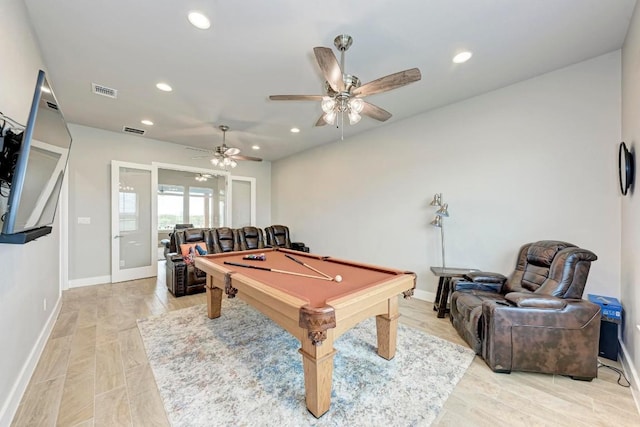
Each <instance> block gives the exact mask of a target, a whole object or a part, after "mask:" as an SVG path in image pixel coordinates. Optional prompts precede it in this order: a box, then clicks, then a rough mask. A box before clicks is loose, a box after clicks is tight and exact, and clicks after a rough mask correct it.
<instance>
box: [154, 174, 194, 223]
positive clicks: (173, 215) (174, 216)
mask: <svg viewBox="0 0 640 427" xmlns="http://www.w3.org/2000/svg"><path fill="white" fill-rule="evenodd" d="M185 222H188V221H185V218H184V187H183V186H181V185H166V184H159V185H158V230H173V227H174V226H175V225H176V224H182V223H185Z"/></svg>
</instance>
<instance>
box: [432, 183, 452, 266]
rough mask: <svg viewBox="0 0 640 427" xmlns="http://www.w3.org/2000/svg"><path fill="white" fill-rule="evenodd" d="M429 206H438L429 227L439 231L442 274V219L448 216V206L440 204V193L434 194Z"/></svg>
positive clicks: (443, 264) (443, 263)
mask: <svg viewBox="0 0 640 427" xmlns="http://www.w3.org/2000/svg"><path fill="white" fill-rule="evenodd" d="M430 205H431V206H438V210H437V211H436V217H435V218H434V219H433V221H431V225H433V226H434V227H438V228H439V229H440V243H441V247H442V272H443V273H444V271H445V269H446V264H445V261H444V222H443V220H442V217H448V216H449V204H448V203H443V202H442V193H436V194H434V195H433V200H432V201H431V203H430Z"/></svg>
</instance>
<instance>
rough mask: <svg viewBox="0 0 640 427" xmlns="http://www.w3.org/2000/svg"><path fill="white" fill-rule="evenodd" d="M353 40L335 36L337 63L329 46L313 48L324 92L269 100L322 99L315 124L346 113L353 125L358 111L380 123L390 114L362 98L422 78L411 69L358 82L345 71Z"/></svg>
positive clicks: (277, 96)
mask: <svg viewBox="0 0 640 427" xmlns="http://www.w3.org/2000/svg"><path fill="white" fill-rule="evenodd" d="M352 43H353V39H352V38H351V36H348V35H346V34H342V35H339V36H337V37H336V38H335V39H334V41H333V44H334V45H335V47H336V48H337V49H338V50H339V51H340V53H341V57H340V64H338V60H337V59H336V56H335V55H334V54H333V51H332V50H331V48H328V47H314V48H313V53H314V54H315V56H316V60H317V61H318V65H319V66H320V69H321V70H322V74H323V75H324V78H325V79H326V81H325V90H326V94H325V95H271V96H269V99H271V100H272V101H321V106H322V111H323V112H324V114H323V115H322V116H321V117H320V118H319V119H318V121H317V122H316V126H324V125H325V124H331V125H332V124H334V123H335V122H336V119H337V118H341V119H342V120H343V122H344V114H345V113H346V114H347V117H348V118H349V123H350V124H352V125H353V124H356V123H358V122H359V121H360V118H361V116H360V115H361V114H364V115H365V116H369V117H371V118H373V119H376V120H379V121H381V122H384V121H386V120H388V119H389V118H390V117H391V113H389V112H388V111H385V110H383V109H382V108H380V107H378V106H376V105H373V104H371V103H369V102H366V101H363V100H362V98H364V97H365V96H369V95H374V94H376V93H381V92H386V91H389V90H392V89H396V88H399V87H401V86H405V85H407V84H409V83H413V82H416V81H418V80H420V78H421V75H420V70H419V69H417V68H411V69H408V70H404V71H400V72H398V73H394V74H390V75H388V76H384V77H380V78H379V79H376V80H373V81H371V82H369V83H365V84H361V82H360V79H358V78H357V77H356V76H353V75H351V74H347V73H346V72H345V68H344V57H345V52H346V51H347V50H348V49H349V47H350V46H351V44H352Z"/></svg>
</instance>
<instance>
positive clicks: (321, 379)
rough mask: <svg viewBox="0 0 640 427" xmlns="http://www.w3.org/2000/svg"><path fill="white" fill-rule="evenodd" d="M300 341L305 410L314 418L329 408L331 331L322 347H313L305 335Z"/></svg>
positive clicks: (333, 351) (331, 366)
mask: <svg viewBox="0 0 640 427" xmlns="http://www.w3.org/2000/svg"><path fill="white" fill-rule="evenodd" d="M304 335H305V336H304V338H303V339H302V343H301V344H302V348H301V349H300V353H301V354H302V366H303V367H304V389H305V401H306V403H307V409H308V410H309V412H311V413H312V414H313V415H314V416H315V417H316V418H318V417H320V416H321V415H322V414H324V413H325V412H327V411H328V410H329V406H331V387H332V385H333V356H334V355H335V354H336V350H335V349H334V348H333V329H329V330H327V338H326V339H325V340H324V341H323V342H322V345H313V343H312V342H311V340H310V339H309V337H307V336H306V335H307V334H304Z"/></svg>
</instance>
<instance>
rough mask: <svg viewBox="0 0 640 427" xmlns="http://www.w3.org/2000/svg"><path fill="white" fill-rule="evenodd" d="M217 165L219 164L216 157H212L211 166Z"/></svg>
mask: <svg viewBox="0 0 640 427" xmlns="http://www.w3.org/2000/svg"><path fill="white" fill-rule="evenodd" d="M218 163H220V161H219V160H218V158H217V157H214V158H213V159H211V164H212V165H213V166H218Z"/></svg>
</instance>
